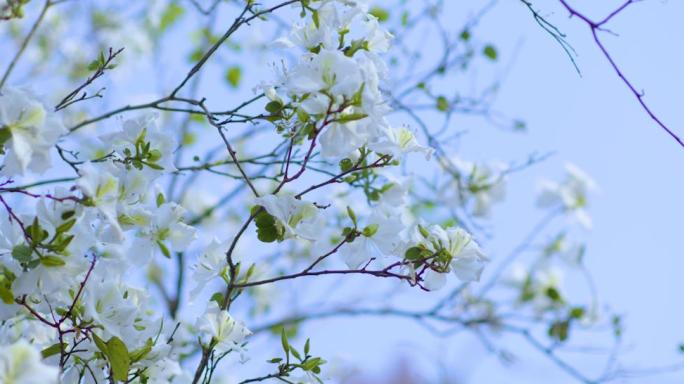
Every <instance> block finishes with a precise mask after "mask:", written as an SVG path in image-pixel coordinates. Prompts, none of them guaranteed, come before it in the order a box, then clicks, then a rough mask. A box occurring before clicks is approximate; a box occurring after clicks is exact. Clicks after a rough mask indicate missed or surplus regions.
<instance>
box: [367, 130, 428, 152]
mask: <svg viewBox="0 0 684 384" xmlns="http://www.w3.org/2000/svg"><path fill="white" fill-rule="evenodd" d="M369 148H370V149H372V150H374V151H376V152H378V153H383V154H389V155H392V156H394V157H395V158H402V157H404V155H405V154H407V153H410V152H421V153H423V154H424V155H425V159H427V160H429V159H430V157H431V156H432V153H433V152H434V149H432V148H430V147H425V146H423V145H420V144H418V140H416V137H415V135H414V134H413V132H411V131H410V130H409V129H407V128H406V127H399V128H386V129H384V130H382V136H381V138H380V139H379V140H378V141H376V142H374V143H370V145H369Z"/></svg>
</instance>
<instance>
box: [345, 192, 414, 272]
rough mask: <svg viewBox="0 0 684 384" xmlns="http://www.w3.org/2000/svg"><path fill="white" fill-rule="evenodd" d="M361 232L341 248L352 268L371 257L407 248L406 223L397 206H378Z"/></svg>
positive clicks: (396, 252) (386, 254) (357, 266)
mask: <svg viewBox="0 0 684 384" xmlns="http://www.w3.org/2000/svg"><path fill="white" fill-rule="evenodd" d="M361 232H362V234H361V235H360V236H358V237H356V238H355V239H354V241H353V242H351V243H347V244H344V245H343V246H342V247H341V248H340V250H339V253H340V257H342V260H344V262H345V263H346V264H347V266H348V267H349V268H350V269H356V268H359V267H360V266H361V265H362V264H364V263H365V262H367V261H368V260H370V259H371V258H377V257H379V256H390V255H393V254H398V253H400V252H401V250H402V249H403V248H405V243H406V238H407V236H406V223H405V220H404V218H403V215H402V211H401V209H397V207H390V206H384V205H382V206H379V207H376V208H375V209H374V210H373V212H372V213H371V215H370V216H369V217H368V220H367V225H366V226H365V227H364V228H363V230H362V231H361Z"/></svg>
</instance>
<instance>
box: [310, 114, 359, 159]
mask: <svg viewBox="0 0 684 384" xmlns="http://www.w3.org/2000/svg"><path fill="white" fill-rule="evenodd" d="M359 124H360V122H359V121H351V122H347V123H344V124H339V123H331V124H328V126H326V127H325V128H323V132H322V133H321V135H320V137H319V142H320V143H321V155H323V156H324V157H327V158H330V159H338V158H342V157H346V156H348V155H349V154H350V153H352V152H353V151H355V150H356V149H358V148H360V147H361V146H363V144H364V143H365V142H366V139H365V138H364V136H362V135H361V134H360V133H359V129H358V127H359Z"/></svg>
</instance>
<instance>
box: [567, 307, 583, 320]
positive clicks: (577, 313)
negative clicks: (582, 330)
mask: <svg viewBox="0 0 684 384" xmlns="http://www.w3.org/2000/svg"><path fill="white" fill-rule="evenodd" d="M584 312H585V311H584V308H582V307H575V308H573V309H571V310H570V317H571V318H573V319H581V318H582V317H583V316H584Z"/></svg>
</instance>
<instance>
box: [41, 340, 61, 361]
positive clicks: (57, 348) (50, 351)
mask: <svg viewBox="0 0 684 384" xmlns="http://www.w3.org/2000/svg"><path fill="white" fill-rule="evenodd" d="M62 347H65V348H66V343H57V344H52V345H51V346H49V347H47V348H45V349H43V350H42V351H40V355H41V356H43V359H47V358H48V357H50V356H54V355H56V354H58V353H60V352H62Z"/></svg>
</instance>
